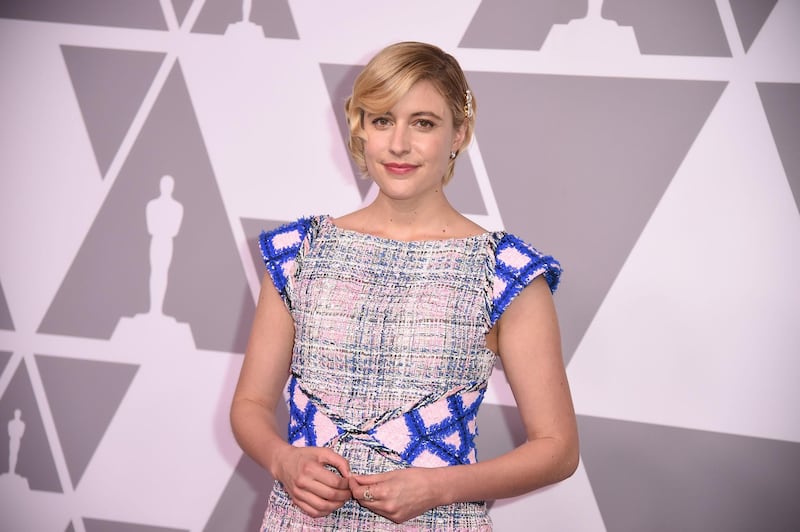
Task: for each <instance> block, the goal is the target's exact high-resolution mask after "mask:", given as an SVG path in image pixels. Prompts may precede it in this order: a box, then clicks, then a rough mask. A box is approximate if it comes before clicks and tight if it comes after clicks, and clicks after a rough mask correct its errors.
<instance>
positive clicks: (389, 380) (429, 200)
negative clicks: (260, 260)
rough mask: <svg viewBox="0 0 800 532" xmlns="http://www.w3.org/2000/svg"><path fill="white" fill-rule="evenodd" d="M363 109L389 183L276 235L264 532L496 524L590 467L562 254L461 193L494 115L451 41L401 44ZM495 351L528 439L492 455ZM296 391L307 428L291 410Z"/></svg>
mask: <svg viewBox="0 0 800 532" xmlns="http://www.w3.org/2000/svg"><path fill="white" fill-rule="evenodd" d="M345 110H346V113H347V118H348V123H349V127H350V142H349V149H350V152H351V155H352V156H353V158H354V160H355V161H356V162H357V164H358V165H359V167H360V168H361V170H362V171H363V172H364V173H365V174H366V175H367V176H369V177H370V178H372V179H373V180H374V181H375V183H376V184H377V186H378V190H379V192H378V194H377V197H376V198H375V200H374V201H373V202H372V203H371V204H369V205H368V206H366V207H364V208H362V209H360V210H358V211H355V212H353V213H350V214H348V215H346V216H342V217H340V218H337V219H333V218H331V217H329V216H314V217H309V218H301V219H299V220H297V221H296V222H294V223H291V224H286V225H284V226H283V227H280V228H278V229H276V230H274V231H272V232H269V233H262V235H261V239H260V245H261V251H262V253H263V256H264V261H265V264H266V266H267V274H265V276H264V280H263V285H262V289H261V294H260V296H259V301H258V307H257V310H256V315H255V319H254V323H253V329H252V333H251V338H250V342H249V345H248V348H247V352H246V354H245V360H244V364H243V366H242V370H241V375H240V378H239V382H238V385H237V388H236V392H235V395H234V399H233V404H232V408H231V423H232V427H233V430H234V434H235V436H236V438H237V441H238V442H239V444H240V445H241V447H242V449H243V450H244V451H245V452H246V453H247V454H248V455H250V456H251V457H252V458H253V459H254V460H255V461H256V462H258V463H259V464H261V465H262V466H263V467H264V468H266V469H267V470H269V471H270V473H271V474H272V476H273V477H274V478H275V479H276V482H275V487H274V489H273V492H272V494H271V496H270V500H269V504H268V508H267V511H266V514H265V517H264V524H263V527H262V530H269V531H273V530H398V529H400V530H402V529H407V530H491V520H490V518H489V516H488V513H487V509H486V505H485V503H484V502H482V501H486V500H493V499H498V498H503V497H512V496H516V495H520V494H523V493H526V492H529V491H531V490H534V489H537V488H539V487H542V486H545V485H548V484H552V483H554V482H558V481H560V480H562V479H564V478H567V477H568V476H570V475H571V474H572V473H573V472H574V470H575V468H576V467H577V463H578V438H577V431H576V423H575V414H574V411H573V407H572V401H571V398H570V393H569V388H568V384H567V379H566V374H565V371H564V365H563V361H562V357H561V345H560V335H559V329H558V322H557V318H556V313H555V309H554V305H553V299H552V296H551V291H554V290H555V288H556V286H557V284H558V280H559V275H560V273H561V269H560V266H559V264H558V262H556V261H555V260H554V259H553V258H552V257H549V256H545V255H542V254H540V253H539V252H538V251H537V250H536V249H534V248H533V247H531V246H529V245H528V244H526V243H525V242H523V241H521V240H520V239H518V238H516V237H515V236H514V235H512V234H509V233H505V232H489V231H486V230H484V229H483V228H481V227H480V226H478V225H477V224H475V223H473V222H472V221H470V220H469V219H468V218H466V217H464V216H462V215H461V214H460V213H459V212H458V211H456V210H455V209H454V208H453V207H452V206H451V205H450V203H449V202H448V201H447V198H446V197H445V195H444V191H443V187H444V185H445V184H446V182H447V181H448V180H449V179H450V178H451V176H452V174H453V169H454V165H455V159H456V157H457V156H458V154H459V153H460V152H461V151H462V149H464V148H465V147H466V146H467V145H468V143H469V141H470V139H471V137H472V132H473V129H474V124H475V110H476V103H475V99H474V96H473V95H472V93H471V91H470V90H469V87H468V85H467V82H466V79H465V77H464V73H463V72H462V70H461V68H460V66H459V65H458V63H457V62H456V60H455V59H454V58H453V57H452V56H450V55H448V54H446V53H445V52H443V51H442V50H440V49H439V48H437V47H434V46H431V45H428V44H424V43H414V42H405V43H398V44H395V45H392V46H389V47H387V48H385V49H384V50H382V51H381V52H379V53H378V54H377V55H376V56H375V57H374V58H373V59H372V60H371V61H370V62H369V63H368V64H367V65H366V67H365V68H364V69H363V71H362V72H361V73H360V75H359V76H358V78H357V79H356V81H355V84H354V87H353V93H352V95H351V97H350V98H348V101H347V102H346V104H345ZM496 356H500V358H501V360H502V363H503V367H504V369H505V372H506V375H507V378H508V382H509V384H510V386H511V389H512V391H513V392H514V397H515V399H516V402H517V404H518V408H519V413H520V415H521V417H522V421H523V424H524V426H525V430H526V433H527V440H526V441H525V442H524V443H523V444H522V445H520V446H519V447H517V448H515V449H514V450H512V451H511V452H508V453H506V454H504V455H502V456H499V457H497V458H493V459H491V460H487V461H484V462H477V460H476V453H475V445H474V443H475V442H474V439H475V435H476V433H477V428H476V426H475V417H476V415H477V410H478V407H479V405H480V403H481V400H482V398H483V394H484V392H485V390H486V384H487V381H488V378H489V375H490V373H491V371H492V368H493V367H494V363H495V357H496ZM287 379H288V385H287ZM284 390H286V392H287V393H288V396H289V413H290V421H289V431H288V442H287V440H286V439H284V438H283V437H282V435H281V434H282V432H283V431H282V430H280V429H279V428H278V427H277V426H276V423H275V409H276V408H277V406H278V403H279V401H281V400H283V392H284Z"/></svg>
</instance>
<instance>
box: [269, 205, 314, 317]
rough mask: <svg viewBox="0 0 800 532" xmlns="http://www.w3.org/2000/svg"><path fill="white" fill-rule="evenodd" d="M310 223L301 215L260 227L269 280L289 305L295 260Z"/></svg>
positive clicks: (307, 233)
mask: <svg viewBox="0 0 800 532" xmlns="http://www.w3.org/2000/svg"><path fill="white" fill-rule="evenodd" d="M312 225H313V220H312V219H311V218H300V219H298V220H296V221H294V222H290V223H287V224H284V225H282V226H280V227H277V228H275V229H273V230H271V231H262V232H261V235H260V236H259V237H258V245H259V248H260V249H261V256H262V258H263V259H264V265H265V266H266V268H267V272H269V275H270V277H271V278H272V283H273V284H274V285H275V288H276V289H277V290H278V293H279V294H280V295H281V298H282V299H283V301H284V303H286V306H287V307H289V308H290V309H291V308H292V284H293V283H292V278H293V275H294V273H295V272H296V270H297V266H298V260H299V258H300V256H301V252H302V250H303V248H304V244H306V243H307V238H308V236H309V231H310V229H311V226H312Z"/></svg>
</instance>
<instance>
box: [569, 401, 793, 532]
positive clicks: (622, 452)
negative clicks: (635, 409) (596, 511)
mask: <svg viewBox="0 0 800 532" xmlns="http://www.w3.org/2000/svg"><path fill="white" fill-rule="evenodd" d="M578 425H579V430H580V434H581V443H582V445H581V458H582V460H583V463H584V466H585V468H586V471H587V473H588V475H589V479H590V481H591V484H592V489H593V490H594V493H595V497H596V498H597V503H598V505H599V507H600V512H601V513H602V515H603V521H604V522H605V524H606V527H607V528H608V530H614V531H619V532H635V531H639V530H649V531H654V532H661V531H663V532H668V531H673V530H685V531H698V532H699V531H704V530H726V531H733V532H736V531H741V532H746V531H751V530H787V531H788V530H794V529H795V528H794V527H795V526H797V523H799V522H800V506H798V505H797V504H794V503H793V502H792V501H793V500H794V498H795V497H796V494H797V493H798V492H800V444H798V443H791V442H783V441H777V440H767V439H760V438H751V437H746V436H735V435H729V434H722V433H716V432H705V431H700V430H690V429H683V428H675V427H667V426H662V425H651V424H646V423H635V422H630V421H618V420H613V419H606V418H596V417H589V416H578ZM731 501H747V503H748V504H741V505H738V506H737V505H731Z"/></svg>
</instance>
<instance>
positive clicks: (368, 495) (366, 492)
mask: <svg viewBox="0 0 800 532" xmlns="http://www.w3.org/2000/svg"><path fill="white" fill-rule="evenodd" d="M364 500H365V501H369V502H372V501H374V500H375V497H373V496H372V492H371V491H369V488H367V489H365V490H364Z"/></svg>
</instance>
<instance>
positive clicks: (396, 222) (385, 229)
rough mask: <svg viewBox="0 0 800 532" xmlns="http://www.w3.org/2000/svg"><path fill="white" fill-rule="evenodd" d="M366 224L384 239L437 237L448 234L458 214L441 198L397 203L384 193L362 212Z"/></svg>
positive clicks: (444, 198)
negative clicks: (386, 237)
mask: <svg viewBox="0 0 800 532" xmlns="http://www.w3.org/2000/svg"><path fill="white" fill-rule="evenodd" d="M363 214H364V216H365V218H364V220H365V222H366V223H367V224H368V225H369V227H370V228H371V232H374V231H377V232H379V233H381V234H383V235H384V236H388V237H391V238H399V239H413V238H418V237H425V238H427V237H437V236H440V235H441V234H443V233H447V232H448V228H449V227H450V226H451V225H452V223H453V221H454V219H455V218H456V217H458V216H459V214H458V212H457V211H456V210H455V209H454V208H453V207H452V205H450V202H449V201H447V198H446V197H445V196H444V195H443V194H440V195H438V196H437V198H436V199H433V200H429V201H419V200H418V199H415V200H396V199H392V198H389V197H387V196H385V195H383V194H381V193H379V194H378V196H377V197H376V198H375V200H374V201H373V202H372V203H371V204H369V205H368V206H367V207H365V208H364V209H363Z"/></svg>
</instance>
